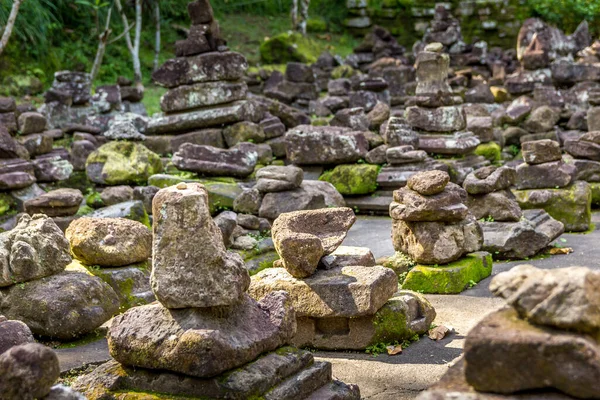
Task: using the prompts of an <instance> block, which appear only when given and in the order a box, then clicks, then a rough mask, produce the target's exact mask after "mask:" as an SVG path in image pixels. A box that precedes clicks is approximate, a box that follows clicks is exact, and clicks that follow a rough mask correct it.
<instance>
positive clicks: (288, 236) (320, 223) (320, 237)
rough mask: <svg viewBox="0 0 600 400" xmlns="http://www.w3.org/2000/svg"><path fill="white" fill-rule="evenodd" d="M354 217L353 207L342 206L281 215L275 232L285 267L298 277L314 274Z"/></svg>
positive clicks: (276, 221) (276, 244) (275, 226)
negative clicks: (320, 261) (321, 260)
mask: <svg viewBox="0 0 600 400" xmlns="http://www.w3.org/2000/svg"><path fill="white" fill-rule="evenodd" d="M355 221H356V217H355V216H354V212H353V211H352V209H350V208H342V207H340V208H327V209H322V210H314V211H295V212H290V213H285V214H281V215H279V217H277V219H276V220H275V222H274V223H273V227H272V235H273V243H274V244H275V250H276V251H277V253H278V254H279V256H280V257H281V259H282V262H283V267H285V269H286V270H287V271H288V272H289V273H290V274H292V275H293V276H294V277H297V278H305V277H307V276H310V275H312V274H313V273H314V272H315V270H316V269H317V266H318V264H319V260H320V259H321V257H323V256H324V255H328V254H331V253H332V252H333V251H334V250H335V249H336V248H338V247H339V245H340V244H341V243H342V241H343V240H344V238H345V237H346V234H347V233H348V230H349V229H350V227H351V226H352V225H353V224H354V222H355Z"/></svg>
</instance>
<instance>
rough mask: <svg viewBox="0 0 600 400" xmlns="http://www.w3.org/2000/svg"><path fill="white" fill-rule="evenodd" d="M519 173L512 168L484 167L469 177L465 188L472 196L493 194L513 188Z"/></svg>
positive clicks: (464, 183) (464, 184) (464, 185)
mask: <svg viewBox="0 0 600 400" xmlns="http://www.w3.org/2000/svg"><path fill="white" fill-rule="evenodd" d="M516 178H517V173H516V171H515V170H514V169H513V168H510V167H500V168H497V167H484V168H480V169H478V170H476V171H474V172H472V173H470V174H469V175H467V177H466V179H465V181H464V182H463V187H464V188H465V190H466V191H467V193H469V194H472V195H477V194H487V193H492V192H495V191H497V190H504V189H508V188H509V187H511V186H512V185H513V184H514V183H515V180H516Z"/></svg>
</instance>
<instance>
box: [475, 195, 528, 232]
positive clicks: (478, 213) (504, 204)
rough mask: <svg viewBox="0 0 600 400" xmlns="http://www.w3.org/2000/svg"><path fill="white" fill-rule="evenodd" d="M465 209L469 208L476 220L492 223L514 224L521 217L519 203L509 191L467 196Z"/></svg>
mask: <svg viewBox="0 0 600 400" xmlns="http://www.w3.org/2000/svg"><path fill="white" fill-rule="evenodd" d="M467 207H468V208H469V212H470V213H471V214H473V216H474V217H475V219H478V220H480V219H485V220H490V219H491V220H492V221H509V222H510V221H513V222H516V221H519V220H520V219H521V216H522V212H521V208H520V207H519V203H517V201H516V200H515V196H514V195H513V194H512V192H511V191H510V190H499V191H496V192H492V193H487V194H480V195H469V198H468V200H467ZM484 237H485V235H484Z"/></svg>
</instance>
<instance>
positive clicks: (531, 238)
mask: <svg viewBox="0 0 600 400" xmlns="http://www.w3.org/2000/svg"><path fill="white" fill-rule="evenodd" d="M480 225H481V229H483V246H482V247H481V249H482V250H484V251H487V252H490V253H491V254H494V257H496V258H501V259H524V258H528V257H533V256H534V255H536V254H537V253H538V252H540V251H541V250H543V249H545V248H546V247H547V246H548V245H550V243H552V241H554V240H556V239H557V238H558V237H559V236H560V235H562V234H563V232H564V230H565V228H564V225H563V223H562V222H560V221H557V220H555V219H554V218H552V217H551V216H550V215H549V214H548V213H547V212H545V211H544V210H540V209H532V210H525V211H523V218H521V219H520V220H519V221H518V222H496V221H494V222H487V221H480Z"/></svg>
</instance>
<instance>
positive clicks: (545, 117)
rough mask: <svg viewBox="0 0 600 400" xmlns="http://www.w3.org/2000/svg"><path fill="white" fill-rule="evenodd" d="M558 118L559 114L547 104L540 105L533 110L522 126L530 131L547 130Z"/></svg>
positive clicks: (552, 126)
mask: <svg viewBox="0 0 600 400" xmlns="http://www.w3.org/2000/svg"><path fill="white" fill-rule="evenodd" d="M559 119H560V114H559V113H558V112H556V110H554V109H552V108H551V107H549V106H541V107H538V108H536V109H535V110H533V112H532V113H531V115H529V117H528V118H527V120H526V121H525V123H524V124H523V127H524V128H525V129H526V130H528V131H529V132H532V133H538V132H548V131H549V130H552V129H553V128H554V125H556V123H557V122H558V120H559Z"/></svg>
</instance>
